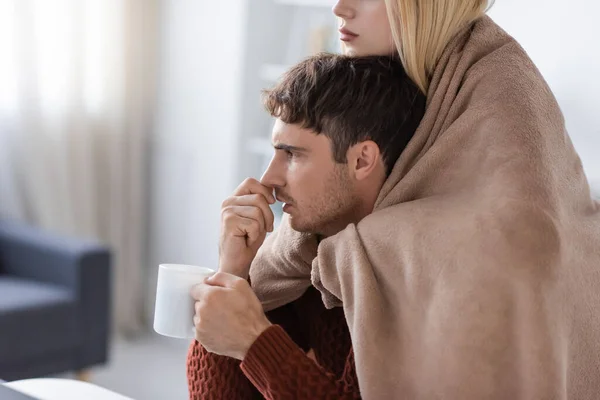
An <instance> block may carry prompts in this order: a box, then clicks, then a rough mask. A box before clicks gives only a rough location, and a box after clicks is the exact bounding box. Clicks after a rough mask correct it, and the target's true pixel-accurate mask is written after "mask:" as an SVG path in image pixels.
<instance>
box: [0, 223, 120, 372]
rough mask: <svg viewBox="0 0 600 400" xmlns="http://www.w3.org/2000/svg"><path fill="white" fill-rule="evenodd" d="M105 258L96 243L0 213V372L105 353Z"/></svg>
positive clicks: (79, 366)
mask: <svg viewBox="0 0 600 400" xmlns="http://www.w3.org/2000/svg"><path fill="white" fill-rule="evenodd" d="M110 264H111V254H110V250H109V249H108V248H107V247H105V246H102V245H100V244H98V243H95V242H92V241H87V240H81V239H75V238H69V237H65V236H61V235H57V234H53V233H49V232H45V231H42V230H40V229H36V228H32V227H30V226H27V225H24V224H21V223H17V222H12V221H10V222H9V221H0V378H2V379H4V380H7V381H11V380H16V379H26V378H34V377H40V376H45V375H52V374H57V373H61V372H67V371H83V370H84V369H86V368H87V367H90V366H93V365H98V364H103V363H105V362H106V361H107V349H108V342H109V332H110V329H109V321H110V269H111V268H110Z"/></svg>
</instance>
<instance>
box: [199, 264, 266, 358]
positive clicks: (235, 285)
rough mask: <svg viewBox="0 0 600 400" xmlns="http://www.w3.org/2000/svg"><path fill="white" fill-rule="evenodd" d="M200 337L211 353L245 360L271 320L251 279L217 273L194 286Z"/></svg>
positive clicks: (200, 340)
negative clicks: (249, 350)
mask: <svg viewBox="0 0 600 400" xmlns="http://www.w3.org/2000/svg"><path fill="white" fill-rule="evenodd" d="M191 295H192V297H193V298H194V300H196V304H195V310H196V315H195V316H194V326H195V327H196V340H197V341H198V342H200V343H201V344H202V346H204V348H205V349H206V350H208V351H210V352H211V353H215V354H219V355H223V356H228V357H233V358H237V359H238V360H243V359H244V357H245V356H246V353H247V352H248V349H250V346H252V344H253V343H254V341H255V340H256V339H257V338H258V337H259V336H260V334H261V333H263V332H264V331H265V330H266V329H267V328H268V327H269V326H271V323H270V322H269V320H268V319H267V317H266V315H265V313H264V311H263V308H262V306H261V304H260V301H259V300H258V298H257V297H256V295H255V294H254V292H253V291H252V289H251V288H250V285H249V284H248V282H247V281H246V280H244V279H242V278H239V277H237V276H235V275H231V274H227V273H224V272H217V273H216V274H215V275H213V276H211V277H210V278H208V279H206V281H205V283H201V284H198V285H196V286H194V287H193V288H192V292H191Z"/></svg>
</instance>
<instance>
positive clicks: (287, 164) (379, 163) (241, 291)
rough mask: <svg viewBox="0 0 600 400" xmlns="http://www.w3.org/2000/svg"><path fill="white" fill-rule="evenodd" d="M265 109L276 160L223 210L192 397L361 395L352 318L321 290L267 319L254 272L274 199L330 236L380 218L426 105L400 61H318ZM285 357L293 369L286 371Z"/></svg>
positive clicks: (299, 227) (304, 226)
mask: <svg viewBox="0 0 600 400" xmlns="http://www.w3.org/2000/svg"><path fill="white" fill-rule="evenodd" d="M264 103H265V106H266V108H267V110H268V111H269V112H270V114H271V115H272V116H274V117H275V118H276V122H275V125H274V128H273V134H272V141H273V147H274V149H275V154H274V156H273V159H272V161H271V163H270V165H269V167H268V169H267V171H266V172H265V173H264V175H263V177H262V179H261V181H260V182H259V181H256V180H253V179H248V180H246V181H244V182H243V183H242V185H240V186H239V187H238V189H236V191H235V192H234V194H233V196H232V197H230V198H228V199H227V200H225V201H224V202H223V209H222V230H221V240H220V260H219V273H217V274H216V275H215V276H214V277H212V278H211V279H209V280H208V281H207V282H206V283H205V284H202V285H198V286H197V287H195V288H194V290H193V293H192V295H193V297H194V298H195V300H196V316H195V317H194V322H195V326H196V330H197V337H196V338H197V340H198V342H195V343H193V344H192V346H191V348H190V354H189V357H188V379H189V386H190V396H191V398H228V399H229V398H235V399H239V398H253V397H256V396H258V397H259V398H260V394H259V392H261V393H262V395H264V396H265V397H267V398H290V397H292V398H298V397H302V396H301V395H299V393H300V392H302V393H304V397H306V398H323V397H328V396H329V397H333V398H343V397H348V398H357V397H360V393H359V389H358V384H357V381H356V374H355V372H354V360H353V353H352V346H351V341H350V337H349V333H348V328H347V326H346V323H345V319H344V313H343V310H342V309H341V308H336V309H333V310H325V308H324V306H323V304H322V303H321V301H320V298H319V296H318V294H317V292H316V290H315V289H313V288H311V289H309V290H308V291H307V292H306V293H305V294H304V295H303V296H302V297H301V298H300V299H299V300H297V301H295V302H294V303H292V304H289V305H287V306H284V307H281V308H279V309H277V310H274V311H272V312H270V313H269V315H268V316H266V315H265V314H264V312H263V308H262V306H261V304H260V302H259V300H258V299H257V298H256V296H255V295H254V293H253V291H252V289H251V287H250V285H249V284H248V281H247V279H248V273H249V268H250V265H251V263H252V261H253V259H254V258H255V256H256V254H257V251H258V249H259V248H260V246H261V245H262V243H263V241H264V240H265V237H266V234H267V232H270V231H272V230H273V214H272V212H271V210H270V207H269V206H270V204H273V203H274V202H275V200H276V199H277V200H279V201H282V202H284V203H285V205H284V207H283V211H284V212H285V213H286V214H287V217H288V218H289V222H290V224H291V226H292V228H293V229H294V230H296V231H299V232H306V233H308V234H316V235H318V236H319V237H321V238H325V237H329V236H333V235H336V233H338V232H340V231H341V230H343V229H344V228H345V227H346V226H347V225H348V224H357V223H358V222H359V221H360V220H362V219H363V218H364V217H365V216H367V215H368V214H370V213H371V212H372V210H373V206H374V203H375V201H376V199H377V196H378V193H379V191H380V189H381V187H382V185H383V183H384V182H385V180H386V177H387V176H388V175H389V174H390V172H391V170H392V168H393V166H394V164H395V162H396V160H397V159H398V157H399V156H400V154H401V152H402V151H403V150H404V148H405V147H406V145H407V144H408V142H409V141H410V139H411V137H412V135H413V134H414V132H415V130H416V128H417V126H418V124H419V122H420V119H421V118H422V116H423V113H424V107H425V98H424V96H423V95H422V94H421V93H420V92H419V90H418V88H417V87H416V86H414V85H413V84H412V82H411V81H410V79H409V78H408V77H407V76H406V74H405V72H404V70H403V68H402V66H401V64H400V62H399V61H397V60H395V59H393V58H390V57H381V56H378V57H365V58H351V57H347V56H339V55H319V56H315V57H312V58H309V59H307V60H305V61H303V62H301V63H300V64H298V65H296V66H295V67H293V68H292V69H291V70H290V71H289V72H288V73H287V74H286V75H285V76H284V77H283V79H282V81H281V82H280V83H279V84H278V85H277V86H276V87H275V88H273V89H272V90H270V91H267V92H266V96H265V98H264ZM273 324H277V325H273ZM288 335H289V336H288ZM306 352H308V354H306ZM211 353H214V354H211ZM279 357H285V358H287V359H288V361H289V359H290V358H291V359H293V362H288V363H286V365H288V366H291V367H289V368H288V369H287V370H285V371H279V370H278V369H277V363H278V361H277V360H278V359H279ZM237 360H243V362H242V364H241V369H240V368H239V361H237ZM274 364H275V365H274Z"/></svg>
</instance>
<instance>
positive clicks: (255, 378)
mask: <svg viewBox="0 0 600 400" xmlns="http://www.w3.org/2000/svg"><path fill="white" fill-rule="evenodd" d="M294 351H300V352H301V350H300V349H299V347H298V346H297V345H296V343H294V341H293V340H292V339H291V338H290V337H289V335H288V334H287V333H286V332H285V331H284V330H283V328H282V327H281V326H279V325H271V326H270V327H269V328H267V329H266V330H265V331H264V332H263V333H262V334H261V335H260V336H259V337H258V338H257V339H256V341H255V342H254V343H253V344H252V346H251V347H250V349H249V350H248V353H246V357H245V358H244V360H243V362H242V364H241V366H240V367H241V368H242V371H243V372H244V374H245V375H246V376H247V377H248V379H250V381H251V382H252V383H253V384H254V386H256V388H257V389H259V390H260V391H261V392H262V391H263V389H265V388H267V387H269V386H270V383H272V382H270V380H272V377H273V376H277V375H279V373H280V372H281V365H282V363H283V362H284V361H285V360H286V359H287V358H288V357H289V355H290V354H291V353H293V352H294Z"/></svg>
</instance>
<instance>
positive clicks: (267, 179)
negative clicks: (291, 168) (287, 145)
mask: <svg viewBox="0 0 600 400" xmlns="http://www.w3.org/2000/svg"><path fill="white" fill-rule="evenodd" d="M260 183H262V184H263V185H265V186H268V187H272V188H280V187H283V186H285V179H284V174H283V171H282V169H281V167H280V166H278V164H277V162H276V161H275V157H273V159H271V162H270V163H269V166H268V167H267V169H266V170H265V172H264V173H263V176H262V177H261V178H260Z"/></svg>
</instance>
